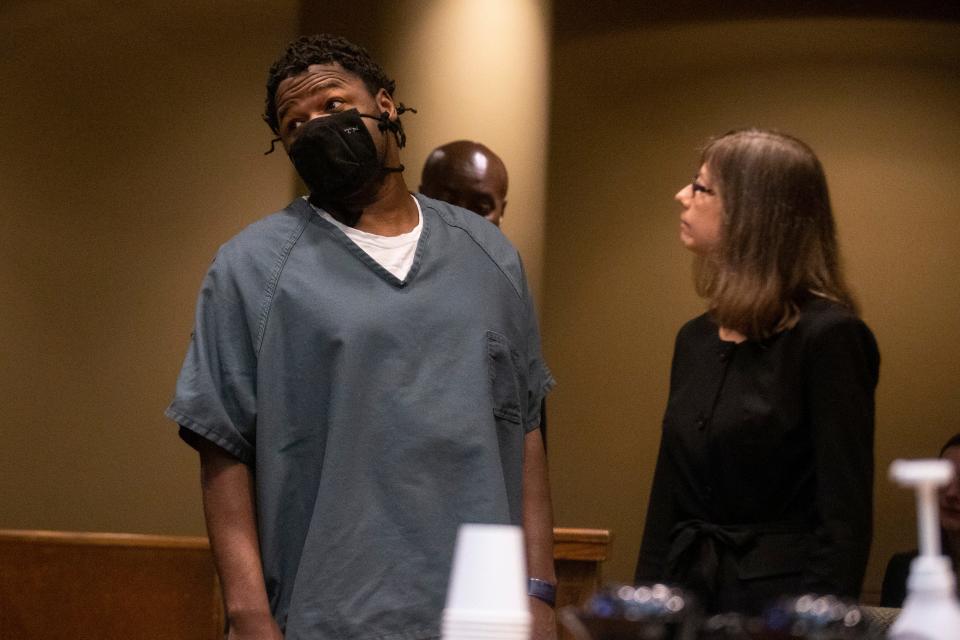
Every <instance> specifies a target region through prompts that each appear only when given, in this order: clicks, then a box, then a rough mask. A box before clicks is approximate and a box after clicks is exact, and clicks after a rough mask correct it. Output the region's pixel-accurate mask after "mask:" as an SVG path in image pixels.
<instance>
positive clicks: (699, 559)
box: [636, 297, 879, 610]
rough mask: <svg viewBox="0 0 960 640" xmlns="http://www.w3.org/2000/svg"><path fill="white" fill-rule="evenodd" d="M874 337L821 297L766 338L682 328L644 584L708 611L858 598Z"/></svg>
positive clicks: (702, 322)
mask: <svg viewBox="0 0 960 640" xmlns="http://www.w3.org/2000/svg"><path fill="white" fill-rule="evenodd" d="M878 372H879V353H878V351H877V345H876V341H875V340H874V337H873V334H872V333H871V332H870V329H869V328H867V326H866V325H865V324H864V323H863V322H862V321H861V320H860V319H859V318H857V317H856V315H854V314H853V313H851V312H850V311H849V310H847V309H846V308H845V307H842V306H840V305H838V304H835V303H833V302H830V301H828V300H825V299H823V298H819V297H811V298H810V299H809V300H807V301H806V302H804V303H803V304H802V305H801V315H800V320H799V321H798V323H797V325H796V326H795V327H794V328H792V329H789V330H787V331H783V332H781V333H779V334H777V335H775V336H773V337H771V338H769V339H766V340H763V341H755V340H747V341H745V342H742V343H740V344H735V343H733V342H725V341H722V340H720V337H719V333H718V327H717V326H716V324H714V323H713V321H711V320H710V319H709V317H707V316H706V315H702V316H700V317H698V318H695V319H694V320H691V321H690V322H688V323H687V324H686V325H684V327H683V328H682V329H681V330H680V332H679V334H678V336H677V341H676V346H675V350H674V356H673V366H672V370H671V376H670V396H669V400H668V403H667V410H666V415H665V416H664V420H663V432H662V437H661V442H660V453H659V457H658V459H657V467H656V472H655V474H654V481H653V489H652V491H651V496H650V503H649V506H648V511H647V521H646V528H645V531H644V536H643V543H642V545H641V550H640V557H639V560H638V562H637V571H636V580H637V582H648V581H662V582H668V583H674V584H679V585H682V586H686V587H687V588H689V589H692V590H694V591H697V592H698V593H699V594H700V595H701V597H702V598H703V599H704V600H705V605H706V606H707V608H708V609H712V610H750V609H754V608H756V607H759V606H760V605H762V604H763V601H764V600H766V599H769V598H772V597H775V596H777V595H780V594H783V593H790V592H799V591H814V592H819V593H832V594H837V595H843V596H851V597H856V596H858V595H859V593H860V583H861V581H862V579H863V574H864V570H865V568H866V562H867V555H868V553H869V549H870V538H871V516H872V488H873V419H874V389H875V387H876V384H877V378H878Z"/></svg>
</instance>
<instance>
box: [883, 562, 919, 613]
mask: <svg viewBox="0 0 960 640" xmlns="http://www.w3.org/2000/svg"><path fill="white" fill-rule="evenodd" d="M916 557H917V551H916V549H914V550H913V551H908V552H905V553H895V554H893V556H892V557H891V558H890V562H888V563H887V570H886V571H884V572H883V586H882V587H880V606H881V607H896V608H900V607H902V606H903V601H904V600H906V599H907V578H908V577H909V576H910V563H911V562H913V559H914V558H916Z"/></svg>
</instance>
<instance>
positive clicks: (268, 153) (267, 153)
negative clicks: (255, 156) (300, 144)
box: [263, 138, 280, 156]
mask: <svg viewBox="0 0 960 640" xmlns="http://www.w3.org/2000/svg"><path fill="white" fill-rule="evenodd" d="M278 142H280V138H274V139H273V140H271V141H270V148H269V149H267V150H266V151H264V152H263V155H265V156H268V155H270V154H271V153H273V148H274V147H275V146H276V144H277V143H278Z"/></svg>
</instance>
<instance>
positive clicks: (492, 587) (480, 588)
mask: <svg viewBox="0 0 960 640" xmlns="http://www.w3.org/2000/svg"><path fill="white" fill-rule="evenodd" d="M444 620H445V621H453V622H456V621H458V620H459V621H462V622H464V623H467V622H474V623H480V624H483V623H487V624H492V625H494V626H496V625H497V624H500V625H508V626H510V625H520V626H523V627H524V628H528V627H529V624H530V610H529V606H528V603H527V569H526V559H525V555H524V547H523V530H522V529H520V527H515V526H511V525H492V524H464V525H461V526H460V530H459V532H458V533H457V543H456V546H455V548H454V552H453V564H452V567H451V569H450V586H449V588H448V590H447V602H446V609H445V611H444Z"/></svg>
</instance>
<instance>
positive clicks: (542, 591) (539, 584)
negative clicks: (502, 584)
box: [527, 578, 557, 607]
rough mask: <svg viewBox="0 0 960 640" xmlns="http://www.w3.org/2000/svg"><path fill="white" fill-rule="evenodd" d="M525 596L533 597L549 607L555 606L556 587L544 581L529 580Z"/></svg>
mask: <svg viewBox="0 0 960 640" xmlns="http://www.w3.org/2000/svg"><path fill="white" fill-rule="evenodd" d="M527 595H529V596H533V597H534V598H536V599H537V600H543V601H544V602H546V603H547V604H548V605H550V606H551V607H555V606H556V605H557V585H555V584H550V583H549V582H547V581H546V580H538V579H537V578H530V579H529V580H527Z"/></svg>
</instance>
